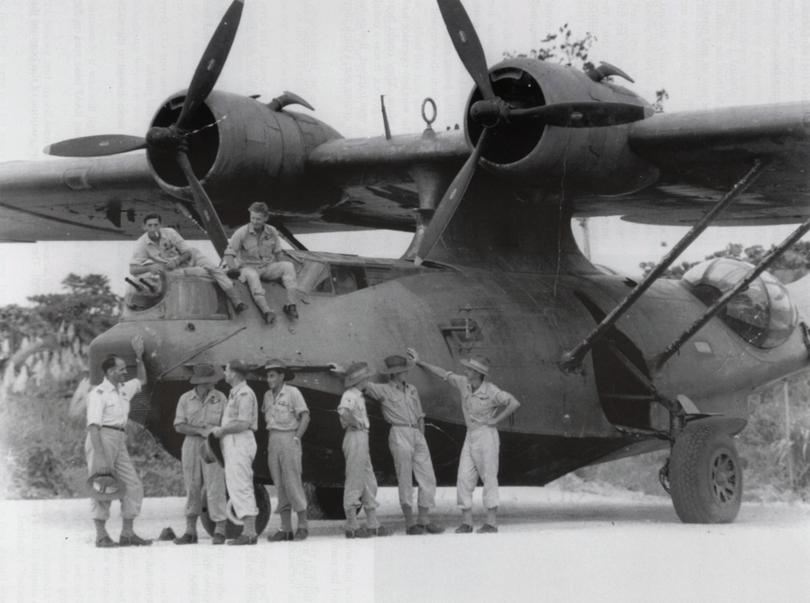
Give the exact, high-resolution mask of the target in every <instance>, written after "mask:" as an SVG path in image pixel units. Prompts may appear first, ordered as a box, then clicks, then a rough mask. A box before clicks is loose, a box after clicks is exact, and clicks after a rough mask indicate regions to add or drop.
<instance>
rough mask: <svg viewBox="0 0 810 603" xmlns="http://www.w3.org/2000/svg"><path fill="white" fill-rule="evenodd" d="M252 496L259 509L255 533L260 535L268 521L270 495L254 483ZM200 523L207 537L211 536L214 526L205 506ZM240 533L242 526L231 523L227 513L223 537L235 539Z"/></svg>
mask: <svg viewBox="0 0 810 603" xmlns="http://www.w3.org/2000/svg"><path fill="white" fill-rule="evenodd" d="M253 495H254V497H255V498H256V506H257V507H258V508H259V515H258V516H257V517H256V533H257V534H261V533H262V532H264V529H265V528H266V527H267V523H268V522H269V521H270V511H271V508H270V495H269V494H268V493H267V488H265V487H264V485H262V484H259V483H255V482H254V484H253ZM203 500H205V497H203ZM229 504H230V501H229ZM229 511H230V509H229ZM200 521H201V522H202V525H203V527H204V528H205V531H206V532H208V535H209V536H213V535H214V528H215V527H216V526H215V524H214V522H213V521H212V520H211V517H210V516H209V515H208V507H207V506H203V510H202V514H201V515H200ZM241 533H242V525H241V524H240V525H237V524H236V523H234V522H233V521H231V519H230V513H229V519H228V523H227V526H226V528H225V536H226V537H227V538H236V537H237V536H239V535H240V534H241Z"/></svg>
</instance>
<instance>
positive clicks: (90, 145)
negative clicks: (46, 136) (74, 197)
mask: <svg viewBox="0 0 810 603" xmlns="http://www.w3.org/2000/svg"><path fill="white" fill-rule="evenodd" d="M145 147H146V140H144V138H143V136H130V135H129V134H100V135H98V136H83V137H82V138H71V139H68V140H63V141H61V142H55V143H53V144H49V145H48V146H47V147H45V148H44V149H43V151H44V152H45V153H46V154H48V155H56V156H58V157H101V156H103V155H117V154H118V153H126V152H127V151H135V150H137V149H143V148H145Z"/></svg>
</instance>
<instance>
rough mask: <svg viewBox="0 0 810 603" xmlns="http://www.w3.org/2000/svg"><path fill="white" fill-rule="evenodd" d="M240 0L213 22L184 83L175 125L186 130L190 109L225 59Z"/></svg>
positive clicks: (211, 84) (202, 98) (195, 106)
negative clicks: (214, 23)
mask: <svg viewBox="0 0 810 603" xmlns="http://www.w3.org/2000/svg"><path fill="white" fill-rule="evenodd" d="M244 4H245V2H244V0H234V1H233V2H232V3H231V5H230V6H229V7H228V10H227V11H225V14H224V15H223V16H222V19H221V20H220V22H219V25H218V26H217V29H216V31H215V32H214V35H213V36H211V40H210V41H209V42H208V46H207V47H206V48H205V52H204V53H203V55H202V57H201V58H200V62H199V63H198V64H197V69H196V71H194V76H193V77H192V78H191V83H190V84H189V86H188V93H187V94H186V99H185V101H184V102H183V109H182V110H181V111H180V117H179V118H178V119H177V127H178V128H180V129H181V130H188V129H189V128H188V127H187V126H188V122H189V119H190V118H191V116H192V115H194V112H195V111H196V110H197V109H198V108H199V107H200V105H202V103H203V102H204V101H205V99H206V98H208V95H209V94H210V93H211V90H213V89H214V85H215V84H216V83H217V78H219V74H220V73H221V72H222V67H223V66H224V65H225V61H226V60H227V59H228V53H230V51H231V45H233V40H234V38H235V37H236V30H237V29H238V27H239V20H240V19H241V17H242V8H243V6H244Z"/></svg>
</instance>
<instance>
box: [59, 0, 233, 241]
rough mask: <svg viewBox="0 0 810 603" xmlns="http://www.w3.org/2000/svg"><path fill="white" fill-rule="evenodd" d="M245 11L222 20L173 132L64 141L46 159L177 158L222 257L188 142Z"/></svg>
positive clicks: (217, 225) (220, 232)
mask: <svg viewBox="0 0 810 603" xmlns="http://www.w3.org/2000/svg"><path fill="white" fill-rule="evenodd" d="M243 8H244V0H233V2H231V5H230V6H229V7H228V10H226V11H225V14H224V15H223V16H222V19H220V21H219V25H218V26H217V29H216V31H214V34H213V35H212V36H211V39H210V40H209V42H208V46H207V47H206V48H205V51H204V52H203V55H202V57H200V61H199V62H198V63H197V68H196V70H195V71H194V75H193V76H192V78H191V83H190V84H189V86H188V91H187V92H186V97H185V99H184V100H183V106H182V108H181V109H180V115H179V116H178V118H177V121H176V122H175V123H173V124H172V125H170V126H168V127H162V126H153V127H151V128H149V131H148V132H147V133H146V138H142V137H139V136H128V135H123V134H107V135H99V136H83V137H80V138H71V139H68V140H63V141H61V142H57V143H54V144H51V145H49V146H47V147H45V149H44V151H45V153H47V154H49V155H58V156H62V157H100V156H104V155H115V154H117V153H126V152H127V151H134V150H136V149H142V148H148V149H153V150H157V151H162V152H166V153H174V154H175V157H176V159H177V162H178V164H179V166H180V169H181V170H182V172H183V174H184V175H185V177H186V180H188V184H189V187H190V188H191V193H192V195H193V197H194V202H195V205H196V209H197V213H198V215H199V216H200V218H201V219H202V221H203V227H204V228H205V229H206V231H207V232H208V234H209V236H210V237H211V241H212V243H213V244H214V247H215V248H216V250H217V252H218V253H219V254H220V255H222V253H223V252H224V251H225V247H226V246H227V244H228V241H227V237H226V235H225V230H224V229H223V227H222V223H221V222H220V221H219V217H218V216H217V213H216V211H215V210H214V206H213V204H212V203H211V199H210V198H209V197H208V195H207V194H206V192H205V189H203V187H202V184H201V183H200V181H199V179H198V178H197V176H196V174H194V170H193V168H192V166H191V162H190V161H189V159H188V141H187V137H188V136H189V135H190V134H191V133H190V132H189V131H188V130H189V128H190V127H191V121H192V118H193V116H194V114H195V113H196V111H197V110H198V109H199V108H200V107H201V106H202V104H203V103H204V102H205V99H206V98H208V95H209V94H210V93H211V91H212V90H213V89H214V86H215V85H216V83H217V79H218V78H219V75H220V73H221V72H222V68H223V66H224V65H225V61H226V60H227V59H228V54H229V53H230V51H231V46H232V45H233V41H234V39H235V38H236V31H237V29H238V28H239V21H240V19H241V17H242V9H243Z"/></svg>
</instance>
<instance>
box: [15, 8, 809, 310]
mask: <svg viewBox="0 0 810 603" xmlns="http://www.w3.org/2000/svg"><path fill="white" fill-rule="evenodd" d="M228 4H229V3H228V2H226V1H220V0H172V2H166V1H165V0H160V1H158V0H138V1H135V0H127V1H123V0H60V1H59V2H58V3H57V2H46V1H45V0H28V1H26V2H18V1H14V0H0V90H2V96H0V112H1V114H2V115H3V117H4V120H5V121H4V125H3V136H2V137H0V160H1V161H6V160H13V159H35V158H41V157H43V156H42V155H41V149H42V148H43V147H44V146H45V145H46V144H48V143H49V142H54V141H58V140H61V139H64V138H69V137H74V136H80V135H89V134H100V133H112V132H120V133H129V134H139V135H142V134H143V133H144V132H145V130H146V128H147V126H148V123H149V121H150V119H151V117H152V115H153V113H154V112H155V110H156V109H157V107H158V106H159V105H160V104H161V103H162V101H163V100H165V98H166V97H167V96H169V95H170V94H172V93H173V92H175V91H177V90H179V89H182V88H184V87H186V86H187V85H188V82H189V80H190V78H191V75H192V73H193V71H194V68H195V66H196V63H197V61H198V59H199V57H200V55H201V53H202V51H203V49H204V47H205V45H206V44H207V42H208V39H209V37H210V35H211V33H212V32H213V30H214V28H215V27H216V25H217V23H218V21H219V19H220V17H221V15H222V13H223V12H224V11H225V10H226V8H227V6H228ZM465 6H466V7H467V11H468V13H469V14H470V17H471V19H472V21H473V23H474V24H475V26H476V29H477V31H478V34H479V36H480V38H481V40H482V42H483V45H484V48H485V50H486V54H487V59H488V62H489V63H490V64H493V63H495V62H497V61H498V60H500V58H501V56H502V53H503V52H504V51H528V50H529V49H531V48H534V47H536V46H537V45H538V43H539V41H540V40H541V39H542V38H543V37H544V36H545V34H546V33H548V32H550V31H553V30H556V28H557V27H559V26H560V25H561V24H563V23H566V22H567V23H570V25H571V27H572V29H573V30H574V33H575V34H577V35H583V34H584V33H585V32H586V31H590V32H592V33H594V34H595V35H596V36H597V38H598V41H597V42H596V44H595V45H594V47H593V50H592V57H591V58H592V59H594V60H595V61H597V62H598V61H599V60H605V61H609V62H611V63H613V64H615V65H617V66H619V67H621V68H622V69H623V70H624V71H626V72H627V73H629V74H630V75H631V76H633V77H634V78H635V80H636V82H637V84H636V86H635V89H636V90H637V91H638V92H639V93H640V94H641V95H642V96H645V97H646V98H648V99H653V97H654V91H655V90H656V89H658V88H661V87H666V88H667V90H668V91H669V93H670V96H671V98H670V100H669V101H668V102H667V105H666V107H667V110H668V111H670V112H674V111H681V110H689V109H701V108H706V107H715V106H727V105H740V104H756V103H770V102H785V101H792V100H806V99H810V78H808V77H807V76H806V73H807V71H806V66H807V65H808V64H810V42H808V40H807V33H806V32H807V31H810V8H808V7H807V6H806V5H805V3H804V2H802V1H799V0H795V1H790V0H785V1H780V2H777V3H763V2H759V1H755V0H747V1H731V0H726V1H722V0H721V1H717V0H714V1H712V2H706V1H705V0H704V1H702V2H695V1H692V0H688V1H660V0H659V1H654V0H653V1H650V0H645V1H642V0H630V1H627V0H625V1H622V2H604V1H575V0H566V1H551V2H540V1H537V0H500V1H498V2H495V1H494V0H467V1H466V2H465ZM218 88H220V89H223V90H229V91H232V92H237V93H242V94H261V95H262V96H263V98H264V99H265V100H268V101H269V100H270V99H271V98H273V97H274V96H276V95H277V94H279V93H281V92H282V91H283V90H290V91H293V92H296V93H297V94H299V95H301V96H303V97H304V98H305V99H306V100H307V101H309V102H310V103H311V104H312V105H313V106H314V107H315V108H316V112H315V115H316V116H317V117H318V118H320V119H322V120H323V121H326V122H327V123H329V124H331V125H332V126H334V127H335V128H336V129H337V130H338V131H339V132H341V133H342V134H343V135H345V136H347V137H356V136H376V135H380V134H381V133H382V122H381V118H380V113H379V94H385V95H386V104H387V108H388V115H389V118H390V121H391V127H392V130H393V131H394V133H410V132H418V131H421V129H422V128H423V127H424V125H423V124H422V122H421V118H420V116H419V107H420V104H421V101H422V99H423V98H424V97H426V96H431V97H433V98H434V99H435V100H436V103H437V105H438V120H437V123H436V126H438V127H440V128H444V126H446V125H452V124H454V123H457V122H460V121H461V115H462V112H463V108H464V103H465V100H466V97H467V95H468V94H469V91H470V88H471V82H470V80H469V77H468V76H467V75H466V73H465V72H464V70H463V68H462V66H461V63H460V62H459V60H458V58H457V57H456V55H455V52H454V50H453V47H452V44H451V42H450V39H449V37H448V35H447V32H446V30H445V29H444V25H443V23H442V21H441V17H440V15H439V11H438V8H437V7H436V4H435V2H433V1H432V0H414V1H411V2H402V1H395V0H374V1H370V0H341V1H336V0H323V1H314V0H298V1H296V2H281V1H276V0H272V1H271V0H247V1H246V5H245V10H244V14H243V17H242V23H241V26H240V29H239V33H238V35H237V38H236V42H235V44H234V47H233V50H232V52H231V56H230V58H229V60H228V63H227V64H226V66H225V69H224V71H223V73H222V76H221V78H220V80H219V84H218ZM682 232H683V231H682V230H679V229H660V228H650V227H637V226H631V227H625V226H623V225H617V223H616V221H615V220H614V221H607V222H605V221H600V222H598V223H594V224H592V226H591V250H592V252H593V255H594V259H595V261H598V262H602V263H605V264H608V265H612V266H613V267H615V268H617V269H619V270H622V271H624V272H632V271H633V269H634V268H635V266H636V265H637V263H638V261H640V260H643V259H654V257H656V254H657V255H660V254H661V253H662V252H665V251H666V250H667V249H668V247H662V246H661V242H662V241H665V242H667V244H668V245H671V244H672V243H674V242H675V241H676V240H677V237H678V236H679V235H680V234H681V233H682ZM785 232H786V229H773V228H768V229H761V230H758V229H746V230H743V229H733V231H731V230H730V229H729V230H725V231H722V232H721V233H719V234H718V233H717V231H713V232H711V233H709V234H708V235H707V236H705V237H704V238H703V239H702V241H701V246H700V247H699V248H698V249H697V250H696V251H694V252H693V256H697V257H700V256H701V255H702V254H704V253H708V252H709V251H713V250H714V249H716V248H719V247H722V246H724V245H725V243H727V242H729V241H732V240H733V241H735V242H736V241H739V242H746V243H752V242H757V241H759V240H762V241H763V242H766V243H770V242H772V241H777V240H779V239H780V238H781V237H782V236H784V234H785ZM628 237H631V238H632V240H633V241H635V242H636V245H635V249H634V254H633V255H632V256H631V255H630V254H627V249H626V244H625V242H626V241H627V240H628ZM708 239H711V240H708ZM364 241H365V242H367V239H364ZM365 242H360V243H358V242H357V241H354V240H352V239H347V238H346V236H341V237H332V239H330V240H326V239H324V238H320V239H318V242H317V243H318V244H319V245H321V244H322V245H328V246H329V247H330V249H341V250H344V251H353V250H354V251H356V252H363V251H365V250H366V249H367V248H368V247H369V245H367V244H366V243H365ZM406 243H407V238H398V239H397V238H395V239H394V240H393V242H391V243H390V246H392V248H391V249H387V250H385V252H386V253H387V254H393V255H396V254H397V253H398V252H399V250H400V247H399V246H400V245H405V244H406ZM310 244H312V243H311V242H310ZM129 252H130V247H129V245H127V244H98V243H95V244H86V245H85V244H70V245H68V244H56V243H52V244H34V245H14V246H9V245H0V279H2V281H3V282H5V283H8V282H14V283H15V286H14V287H7V286H6V287H2V291H0V304H6V303H11V302H21V301H23V300H24V298H25V296H26V295H31V294H32V293H34V292H43V291H48V290H53V289H55V288H56V284H57V283H58V282H59V280H61V278H62V277H63V276H64V275H65V274H66V273H67V272H68V271H71V270H73V271H79V272H87V271H90V270H93V271H104V272H108V273H109V274H110V275H111V277H112V278H113V281H114V283H115V288H116V290H118V291H121V290H122V289H123V287H122V284H123V283H122V282H121V279H122V277H123V270H124V269H125V264H126V262H127V259H128V257H129ZM650 254H653V255H652V256H651V255H650Z"/></svg>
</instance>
